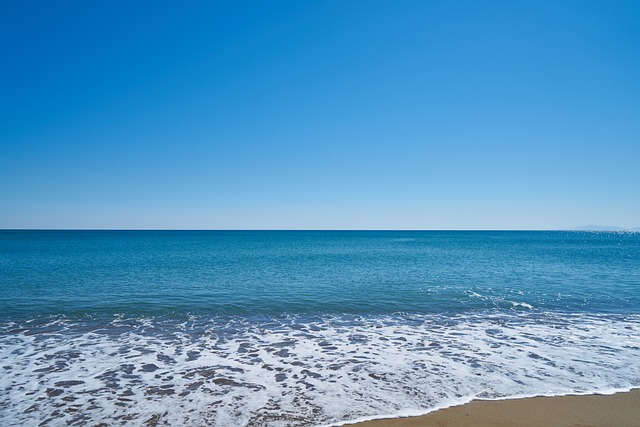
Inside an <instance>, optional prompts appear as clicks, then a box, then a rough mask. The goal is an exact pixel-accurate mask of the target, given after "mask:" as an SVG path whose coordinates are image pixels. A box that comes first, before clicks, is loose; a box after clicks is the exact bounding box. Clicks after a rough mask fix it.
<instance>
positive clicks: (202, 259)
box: [0, 230, 640, 426]
mask: <svg viewBox="0 0 640 427" xmlns="http://www.w3.org/2000/svg"><path fill="white" fill-rule="evenodd" d="M0 369H1V375H0V420H2V424H3V425H8V426H39V425H48V426H67V425H79V426H80V425H82V426H84V425H91V426H96V425H104V426H112V425H141V426H142V425H144V426H156V425H158V426H160V425H168V426H176V425H186V426H326V425H339V424H340V423H343V422H346V421H354V420H365V419H371V418H380V417H388V416H404V415H417V414H424V413H427V412H430V411H433V410H435V409H438V408H442V407H447V406H451V405H455V404H460V403H464V402H468V401H470V400H471V399H475V398H483V399H505V398H511V397H523V396H537V395H564V394H586V393H594V392H598V393H612V392H615V391H623V390H629V389H631V388H634V387H640V233H608V232H563V231H17V230H16V231H10V230H9V231H7V230H6V231H0Z"/></svg>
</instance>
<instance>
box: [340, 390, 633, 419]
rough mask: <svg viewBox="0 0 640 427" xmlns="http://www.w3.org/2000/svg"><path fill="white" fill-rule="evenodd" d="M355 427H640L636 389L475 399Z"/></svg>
mask: <svg viewBox="0 0 640 427" xmlns="http://www.w3.org/2000/svg"><path fill="white" fill-rule="evenodd" d="M351 425H352V426H357V427H640V389H635V390H632V391H630V392H626V393H616V394H613V395H589V396H561V397H532V398H526V399H513V400H499V401H487V400H475V401H473V402H470V403H468V404H466V405H461V406H454V407H451V408H447V409H442V410H439V411H436V412H432V413H430V414H427V415H424V416H421V417H408V418H395V419H387V420H374V421H366V422H363V423H357V424H351Z"/></svg>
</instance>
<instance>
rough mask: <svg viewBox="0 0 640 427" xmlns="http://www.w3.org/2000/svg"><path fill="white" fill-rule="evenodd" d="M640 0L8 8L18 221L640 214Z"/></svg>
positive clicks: (3, 27) (281, 221) (9, 158)
mask: <svg viewBox="0 0 640 427" xmlns="http://www.w3.org/2000/svg"><path fill="white" fill-rule="evenodd" d="M639 22H640V2H638V1H615V2H611V1H589V0H580V1H577V0H576V1H562V0H553V1H543V0H537V1H518V2H514V1H482V2H480V1H426V0H420V1H374V0H367V1H355V0H353V1H352V0H349V1H297V0H296V1H279V0H277V1H260V2H258V1H229V2H225V1H206V2H205V1H203V2H188V1H185V2H175V1H161V0H156V1H149V2H144V1H139V2H130V1H106V2H87V1H77V2H73V1H61V2H51V1H44V0H43V1H28V0H24V1H17V2H10V1H7V2H1V3H0V52H1V55H0V228H82V229H87V228H107V229H112V228H115V229H123V228H124V229H130V228H133V229H137V228H142V229H167V228H168V229H559V228H572V227H575V226H580V225H584V224H603V225H618V226H623V227H638V226H640V25H638V23H639Z"/></svg>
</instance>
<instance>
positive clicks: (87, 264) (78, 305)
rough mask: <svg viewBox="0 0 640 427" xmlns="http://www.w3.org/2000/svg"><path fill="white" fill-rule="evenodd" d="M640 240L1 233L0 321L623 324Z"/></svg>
mask: <svg viewBox="0 0 640 427" xmlns="http://www.w3.org/2000/svg"><path fill="white" fill-rule="evenodd" d="M638 266H640V233H631V234H630V233H582V232H302V231H291V232H280V231H264V232H261V231H246V232H245V231H230V232H225V231H193V232H183V231H180V232H170V231H70V232H63V231H43V232H39V231H34V232H21V231H8V232H1V233H0V281H1V282H0V283H2V287H1V289H0V312H1V313H3V315H4V316H7V317H9V318H12V317H14V316H18V317H25V316H26V317H28V316H33V315H41V314H57V313H65V314H74V315H75V314H84V313H138V314H144V313H146V314H161V313H162V314H171V313H175V314H185V313H206V314H243V315H246V314H280V313H296V314H299V313H314V312H315V313H394V312H398V311H402V312H411V313H443V312H460V311H474V310H512V309H533V310H545V311H548V310H554V311H558V310H559V311H569V312H588V313H592V312H596V313H634V312H636V311H637V309H638V301H640V268H639V267H638Z"/></svg>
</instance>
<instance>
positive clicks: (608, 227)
mask: <svg viewBox="0 0 640 427" xmlns="http://www.w3.org/2000/svg"><path fill="white" fill-rule="evenodd" d="M573 230H575V231H640V227H633V228H625V227H619V226H617V225H595V224H588V225H582V226H580V227H576V228H574V229H573Z"/></svg>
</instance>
